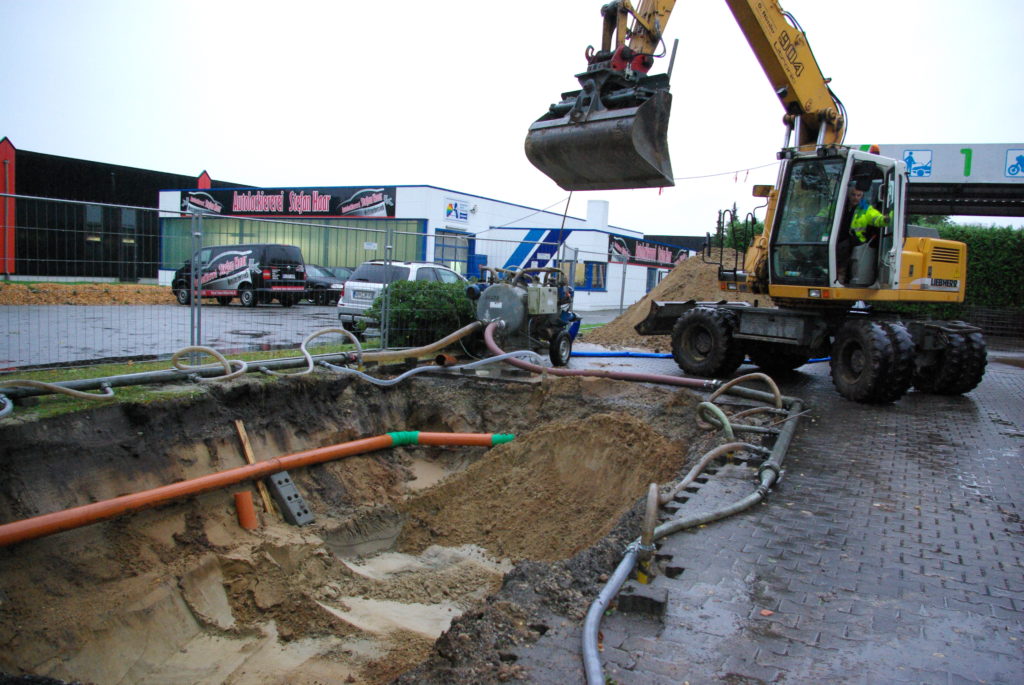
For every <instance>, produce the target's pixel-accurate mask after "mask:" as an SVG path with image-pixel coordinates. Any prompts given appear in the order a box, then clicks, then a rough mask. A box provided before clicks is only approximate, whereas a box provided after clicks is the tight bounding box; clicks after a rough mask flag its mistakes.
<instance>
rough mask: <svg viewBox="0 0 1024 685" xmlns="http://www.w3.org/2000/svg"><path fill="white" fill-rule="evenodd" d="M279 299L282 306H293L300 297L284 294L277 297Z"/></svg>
mask: <svg viewBox="0 0 1024 685" xmlns="http://www.w3.org/2000/svg"><path fill="white" fill-rule="evenodd" d="M277 301H278V302H280V303H281V306H282V307H291V306H292V305H293V304H295V303H296V302H297V301H298V298H296V297H295V296H294V295H282V296H281V297H279V298H277Z"/></svg>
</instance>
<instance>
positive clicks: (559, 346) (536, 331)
mask: <svg viewBox="0 0 1024 685" xmlns="http://www.w3.org/2000/svg"><path fill="white" fill-rule="evenodd" d="M481 278H482V280H481V281H480V282H479V283H474V284H472V285H470V286H469V287H468V288H466V295H467V296H469V298H470V299H471V300H475V301H476V317H477V319H479V320H480V321H482V322H484V323H492V322H494V321H502V322H503V323H504V325H503V326H500V327H499V330H498V331H497V332H496V334H495V338H496V341H497V342H498V343H499V344H500V345H501V347H502V348H503V349H505V350H506V351H513V350H533V351H535V352H540V351H543V350H544V349H547V351H548V356H549V357H550V359H551V363H552V364H554V365H555V366H565V365H566V364H568V363H569V357H570V355H571V354H572V343H573V341H574V340H575V339H576V334H577V333H578V332H579V330H580V322H581V319H580V317H579V316H577V315H576V313H575V312H573V310H572V303H573V289H572V286H571V285H569V283H568V281H567V280H566V277H565V274H564V273H563V272H562V271H561V270H560V269H555V268H553V267H533V268H528V269H517V270H515V271H510V270H507V269H497V268H488V267H483V268H482V269H481Z"/></svg>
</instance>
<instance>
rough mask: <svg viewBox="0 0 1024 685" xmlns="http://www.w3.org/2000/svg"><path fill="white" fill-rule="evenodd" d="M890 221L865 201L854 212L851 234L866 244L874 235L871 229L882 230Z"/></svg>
mask: <svg viewBox="0 0 1024 685" xmlns="http://www.w3.org/2000/svg"><path fill="white" fill-rule="evenodd" d="M887 223H888V221H887V220H886V218H885V215H884V214H882V213H881V212H880V211H878V210H877V209H875V208H874V207H872V206H871V205H869V204H868V203H867V202H864V201H863V200H862V201H861V203H860V204H859V205H857V209H855V210H853V218H852V219H850V234H851V235H853V236H854V237H855V238H857V240H858V241H859V242H861V243H866V242H867V241H868V240H870V239H871V238H872V237H874V234H873V232H872V231H870V230H869V229H871V228H882V227H884V226H885V225H886V224H887Z"/></svg>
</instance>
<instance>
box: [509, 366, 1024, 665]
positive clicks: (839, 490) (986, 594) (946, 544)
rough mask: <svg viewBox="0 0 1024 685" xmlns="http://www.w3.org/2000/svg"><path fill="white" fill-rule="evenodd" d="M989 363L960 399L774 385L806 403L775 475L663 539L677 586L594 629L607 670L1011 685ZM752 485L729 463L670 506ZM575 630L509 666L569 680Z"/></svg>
mask: <svg viewBox="0 0 1024 685" xmlns="http://www.w3.org/2000/svg"><path fill="white" fill-rule="evenodd" d="M1019 358H1020V357H1019V356H1018V359H1019ZM998 359H999V358H998V357H997V356H996V355H990V364H989V369H988V372H987V374H986V377H985V380H984V382H983V383H982V385H981V386H979V388H978V389H976V390H975V391H973V392H971V393H969V394H968V395H966V396H963V397H941V396H935V395H924V394H920V393H916V392H912V393H910V394H908V395H907V396H906V397H905V398H903V399H902V400H901V401H900V402H898V403H896V404H894V405H890V406H884V407H876V406H865V405H858V404H855V403H852V402H848V401H846V400H843V399H842V398H840V397H839V396H838V395H837V394H836V393H835V391H834V390H833V388H832V386H831V381H830V379H829V376H828V365H827V364H817V365H812V366H809V367H804V369H802V370H801V371H800V373H799V374H798V375H797V377H796V378H794V379H793V380H792V381H790V382H788V383H784V384H782V389H783V392H785V393H786V394H789V395H795V396H798V397H801V398H803V399H805V401H806V402H808V403H809V404H810V405H811V406H812V411H811V412H810V413H809V415H808V416H807V418H806V419H805V420H803V421H802V422H801V427H800V429H799V431H798V434H797V437H796V439H795V441H794V444H793V446H792V448H791V449H790V452H789V455H788V457H787V460H786V463H785V467H786V473H785V475H784V479H783V481H782V483H781V484H780V485H778V486H777V487H776V489H775V491H774V492H773V494H772V495H771V497H770V498H769V500H768V501H767V502H766V503H765V504H763V505H760V506H757V507H755V508H754V509H752V510H749V511H747V512H745V513H742V514H739V515H737V516H734V517H732V518H730V519H727V520H725V521H721V522H718V523H715V524H711V525H709V526H707V527H704V528H701V529H698V530H696V531H692V532H686V533H682V534H677V535H675V536H673V537H670V538H666V539H665V540H663V541H662V543H661V545H660V549H659V559H660V560H661V561H662V563H663V565H665V566H667V567H668V570H669V571H670V573H671V575H672V576H673V577H668V576H667V575H663V576H659V577H658V578H657V579H656V580H655V582H654V584H653V585H652V586H650V587H649V588H646V589H644V590H643V591H644V592H647V593H649V594H653V595H655V596H658V595H659V594H660V595H661V596H662V597H666V598H667V601H665V602H664V604H663V605H662V608H663V615H661V616H656V615H642V614H634V613H626V612H622V611H618V612H614V613H612V614H611V615H609V616H607V617H606V618H605V619H604V621H603V622H602V632H603V637H604V639H603V651H602V653H601V656H602V662H603V664H604V668H605V675H606V676H607V677H608V678H611V679H614V681H616V682H619V683H644V684H646V685H658V684H660V683H684V682H689V683H693V684H697V683H732V684H736V683H762V682H764V683H878V684H888V683H942V684H943V685H947V684H952V683H1006V684H1011V683H1012V684H1014V685H1017V684H1019V683H1024V525H1022V521H1021V516H1022V515H1024V500H1022V497H1021V495H1022V493H1024V369H1021V368H1020V367H1019V366H1015V365H1011V364H1008V363H1004V362H1000V361H999V360H998ZM642 363H644V364H646V365H647V366H646V367H645V369H644V370H646V371H653V372H659V373H678V369H674V364H672V362H671V361H663V360H648V361H645V362H642ZM656 365H660V366H656ZM673 369H674V370H673ZM743 370H749V369H747V368H746V367H744V369H741V371H743ZM754 483H755V478H754V474H753V470H752V469H750V468H744V467H742V466H729V467H725V468H722V469H720V470H719V471H718V473H716V474H715V475H714V476H712V477H711V478H710V479H709V482H708V483H707V484H706V485H704V486H703V487H701V489H700V490H699V491H698V492H696V493H695V494H691V496H690V499H689V501H688V502H686V503H685V504H684V505H682V506H683V507H685V508H687V509H688V510H689V507H699V508H704V507H706V506H712V505H717V504H720V503H722V502H724V501H730V502H731V501H735V500H736V499H739V498H740V497H741V496H742V495H745V494H747V493H749V492H750V491H752V489H753V484H754ZM580 631H581V626H578V625H568V624H563V625H561V626H559V627H558V628H557V629H555V630H552V631H550V632H549V633H548V634H546V635H545V636H544V638H542V640H541V641H540V642H539V643H538V644H537V645H536V646H535V647H534V648H533V649H530V650H523V652H522V653H521V654H520V655H519V656H520V660H519V662H518V663H520V664H521V665H523V666H526V667H527V668H528V669H529V670H530V674H531V679H532V680H533V681H534V682H559V683H575V682H583V680H584V678H583V671H582V666H581V659H580V648H579V644H580Z"/></svg>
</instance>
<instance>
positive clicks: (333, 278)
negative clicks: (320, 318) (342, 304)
mask: <svg viewBox="0 0 1024 685" xmlns="http://www.w3.org/2000/svg"><path fill="white" fill-rule="evenodd" d="M341 270H342V272H343V273H344V277H340V276H338V271H337V270H335V269H328V268H327V267H324V266H320V265H319V264H307V265H306V294H305V298H306V299H307V300H309V301H310V302H312V303H313V304H320V305H334V304H337V303H338V298H339V297H341V289H342V288H343V287H344V285H345V278H347V277H348V275H349V274H350V273H352V270H351V269H348V268H346V267H341Z"/></svg>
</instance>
